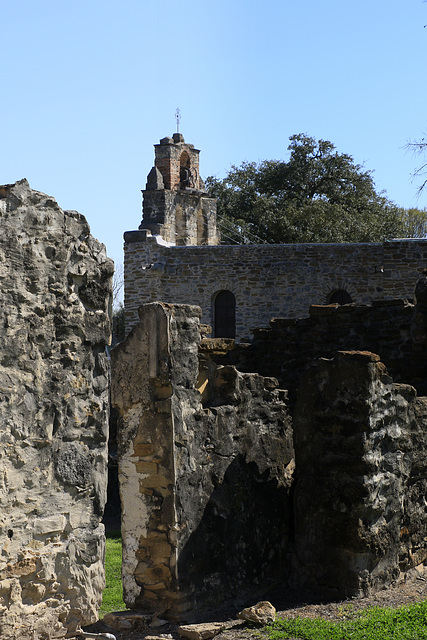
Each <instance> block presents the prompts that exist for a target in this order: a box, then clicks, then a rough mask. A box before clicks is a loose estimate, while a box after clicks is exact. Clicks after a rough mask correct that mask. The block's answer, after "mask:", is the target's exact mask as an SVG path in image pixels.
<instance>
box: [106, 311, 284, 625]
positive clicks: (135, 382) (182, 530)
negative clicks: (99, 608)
mask: <svg viewBox="0 0 427 640" xmlns="http://www.w3.org/2000/svg"><path fill="white" fill-rule="evenodd" d="M199 320H200V309H198V308H196V307H190V306H185V305H174V306H169V305H165V304H161V303H154V304H149V305H145V306H144V307H142V308H141V310H140V322H139V323H138V324H137V325H136V327H134V329H133V330H132V332H131V333H130V334H129V336H128V337H127V339H126V340H125V341H124V342H123V343H121V344H120V345H118V346H117V347H116V348H115V349H114V350H113V352H112V371H113V378H112V403H113V406H114V407H115V409H116V410H117V411H118V412H119V414H120V419H119V425H120V427H119V436H118V438H119V473H120V482H121V497H122V506H123V515H122V534H123V545H124V548H123V584H124V592H125V602H126V604H127V605H128V606H130V607H143V608H150V609H151V610H155V611H162V612H163V615H167V616H168V617H181V616H182V615H183V613H184V612H185V611H186V610H187V609H188V608H191V607H192V606H194V604H195V603H196V602H204V603H205V604H206V602H209V603H210V604H215V603H220V602H223V599H224V592H226V593H227V597H231V596H232V594H233V593H234V594H235V593H236V592H240V593H241V592H244V590H245V589H248V588H253V587H254V586H255V585H259V583H260V582H264V584H266V583H268V582H269V581H270V580H274V579H275V580H279V579H281V578H283V576H284V575H286V572H287V564H286V557H287V553H288V552H289V537H290V536H291V525H290V521H289V514H290V507H289V487H290V484H291V480H292V472H293V447H292V430H291V427H290V422H289V417H288V414H287V410H286V405H285V403H284V394H283V392H280V391H279V390H278V389H277V381H275V380H274V379H272V378H268V379H265V378H262V377H261V376H259V375H258V374H241V373H239V372H238V371H237V370H236V369H235V368H234V367H232V366H230V367H228V366H218V365H216V364H215V363H214V362H213V360H212V357H211V355H212V353H213V352H215V351H218V350H219V351H221V350H222V349H223V346H224V345H223V344H222V343H221V341H212V340H204V341H202V343H201V345H200V348H201V354H200V357H199V355H198V348H199V343H200V323H199Z"/></svg>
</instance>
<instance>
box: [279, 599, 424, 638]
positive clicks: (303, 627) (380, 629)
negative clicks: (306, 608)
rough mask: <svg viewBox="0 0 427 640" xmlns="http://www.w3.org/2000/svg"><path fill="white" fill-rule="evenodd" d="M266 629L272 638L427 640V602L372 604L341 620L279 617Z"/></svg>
mask: <svg viewBox="0 0 427 640" xmlns="http://www.w3.org/2000/svg"><path fill="white" fill-rule="evenodd" d="M266 631H267V634H268V638H269V640H281V639H282V638H298V640H299V639H301V640H427V602H420V603H417V604H413V605H410V606H405V607H401V608H399V609H389V608H380V607H372V608H370V609H366V610H365V611H363V612H361V613H357V614H356V613H353V614H351V613H350V619H347V620H342V621H339V622H331V621H329V620H322V619H318V620H312V619H308V618H278V619H277V620H276V622H275V623H274V624H272V625H269V626H268V627H267V628H266Z"/></svg>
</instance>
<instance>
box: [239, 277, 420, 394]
mask: <svg viewBox="0 0 427 640" xmlns="http://www.w3.org/2000/svg"><path fill="white" fill-rule="evenodd" d="M420 287H421V285H420V284H419V285H418V286H417V304H416V306H415V305H414V304H413V303H410V302H408V301H407V300H402V299H400V300H387V301H374V302H373V303H372V305H355V304H351V305H344V306H340V305H337V304H331V305H311V306H310V315H309V317H304V318H299V319H295V318H274V319H273V320H271V322H270V324H269V326H268V327H262V328H259V329H255V331H254V337H253V339H252V341H251V342H250V343H248V344H242V345H240V344H237V345H236V347H235V349H234V350H233V351H232V352H231V354H230V357H229V358H228V360H229V361H230V362H232V363H233V364H235V365H236V366H237V368H238V369H239V370H241V371H257V372H259V373H261V374H262V375H265V376H275V377H276V378H278V380H279V382H280V385H281V387H283V388H284V389H287V390H288V391H289V398H290V402H291V405H293V404H294V403H295V399H296V394H297V389H298V386H299V381H300V378H301V375H302V374H303V373H304V371H306V369H307V368H308V367H309V366H310V364H311V362H312V361H313V360H314V359H317V358H321V357H332V356H334V355H335V353H336V352H337V351H340V350H351V349H352V350H358V351H371V352H373V353H376V354H379V355H380V356H381V361H382V362H383V363H384V364H385V365H386V367H387V369H388V371H389V373H390V375H391V376H392V377H393V379H394V380H395V381H396V382H404V383H409V384H412V385H414V386H415V387H416V388H417V389H418V390H419V391H420V393H426V392H427V386H426V383H427V377H426V375H425V373H426V364H425V344H424V343H425V342H426V336H427V332H426V331H425V329H424V328H423V327H424V323H425V318H426V317H427V316H426V312H425V310H423V308H422V304H424V303H423V302H422V300H421V297H420ZM412 297H413V295H412Z"/></svg>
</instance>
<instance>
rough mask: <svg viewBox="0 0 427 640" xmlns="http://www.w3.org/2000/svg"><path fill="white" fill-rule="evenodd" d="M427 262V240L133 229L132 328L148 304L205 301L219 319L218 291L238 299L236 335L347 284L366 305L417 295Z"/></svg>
mask: <svg viewBox="0 0 427 640" xmlns="http://www.w3.org/2000/svg"><path fill="white" fill-rule="evenodd" d="M426 266H427V241H426V240H402V241H393V242H385V243H368V244H294V245H260V246H242V245H239V246H224V245H221V246H216V247H215V246H212V247H206V246H205V247H202V246H195V247H189V246H188V247H166V246H161V245H160V244H158V242H157V240H156V239H155V238H150V237H146V236H145V234H143V233H142V232H127V233H126V234H125V265H124V271H125V309H126V311H125V313H126V325H127V330H129V329H130V328H131V327H132V326H134V325H135V323H136V322H137V320H138V308H139V306H140V305H141V304H142V303H146V302H154V301H155V300H162V301H164V302H168V303H189V304H197V305H199V306H200V307H201V308H202V312H203V315H202V321H203V322H205V323H208V324H210V325H213V301H214V298H215V295H216V293H218V292H219V291H221V290H224V289H226V290H230V291H231V292H232V293H233V294H234V295H235V298H236V336H237V338H238V339H243V338H245V339H247V338H249V337H250V335H251V331H252V329H254V328H255V327H261V326H266V325H268V323H269V321H270V320H271V318H275V317H285V318H297V317H304V316H305V315H306V313H307V309H308V307H309V305H310V304H325V303H326V302H327V300H328V296H329V295H330V294H331V293H332V292H333V291H336V290H338V289H345V290H346V291H347V292H348V293H349V294H350V296H351V297H352V299H353V302H356V303H358V304H368V303H370V302H372V300H376V299H378V300H387V299H396V298H407V297H409V298H411V297H412V296H413V286H414V283H415V282H416V281H417V280H418V278H419V277H420V274H421V272H422V270H423V269H424V268H425V267H426Z"/></svg>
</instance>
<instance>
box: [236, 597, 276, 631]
mask: <svg viewBox="0 0 427 640" xmlns="http://www.w3.org/2000/svg"><path fill="white" fill-rule="evenodd" d="M237 617H238V618H239V619H240V620H246V621H247V622H253V623H254V624H258V625H260V626H264V625H266V624H271V623H272V622H274V621H275V619H276V609H275V608H274V607H273V605H272V604H271V602H268V601H267V600H263V601H262V602H258V603H257V604H255V605H254V606H253V607H247V608H246V609H243V611H241V612H240V613H239V614H238V616H237Z"/></svg>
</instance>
